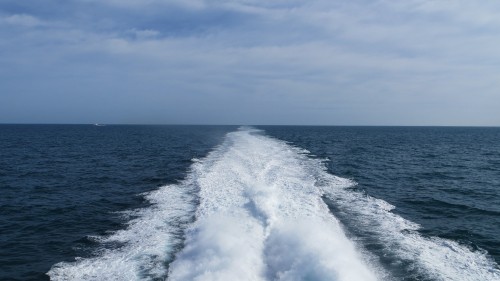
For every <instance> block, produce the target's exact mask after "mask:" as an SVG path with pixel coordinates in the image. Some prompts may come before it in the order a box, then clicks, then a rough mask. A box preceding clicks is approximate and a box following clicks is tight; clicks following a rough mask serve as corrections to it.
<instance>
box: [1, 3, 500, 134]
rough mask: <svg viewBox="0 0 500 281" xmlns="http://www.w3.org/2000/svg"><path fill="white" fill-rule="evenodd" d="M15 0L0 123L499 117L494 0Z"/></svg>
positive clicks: (410, 121) (8, 25) (483, 120)
mask: <svg viewBox="0 0 500 281" xmlns="http://www.w3.org/2000/svg"><path fill="white" fill-rule="evenodd" d="M18 2H19V1H10V0H6V1H4V3H3V4H0V35H1V36H2V38H4V39H5V40H2V42H0V65H1V67H0V122H69V123H86V122H101V123H105V122H108V123H223V124H227V123H231V124H233V123H236V124H240V123H243V124H387V125H405V124H407V125H498V124H499V123H500V113H497V111H498V110H497V108H499V107H500V95H498V94H497V92H498V90H497V89H499V88H500V79H499V78H500V77H499V76H500V74H498V71H497V69H498V67H497V66H498V65H499V63H500V61H499V60H500V56H499V55H500V51H498V50H497V49H498V48H497V47H496V46H498V45H499V43H500V37H499V36H498V32H497V30H500V29H499V28H500V21H499V20H498V17H495V15H497V14H498V12H499V10H500V4H496V3H495V2H485V3H470V2H467V1H462V0H460V1H422V0H411V1H398V2H394V1H384V0H381V1H367V0H357V1H349V2H345V1H322V0H319V1H273V2H269V1H256V0H247V1H244V0H241V1H202V0H193V1H160V0H148V1H139V0H127V1H118V0H116V1H115V0H109V1H96V0H78V1H77V0H73V1H66V2H65V3H64V4H60V2H59V1H57V2H56V1H47V0H43V1H38V2H37V4H33V3H30V4H27V3H18ZM58 3H59V4H58Z"/></svg>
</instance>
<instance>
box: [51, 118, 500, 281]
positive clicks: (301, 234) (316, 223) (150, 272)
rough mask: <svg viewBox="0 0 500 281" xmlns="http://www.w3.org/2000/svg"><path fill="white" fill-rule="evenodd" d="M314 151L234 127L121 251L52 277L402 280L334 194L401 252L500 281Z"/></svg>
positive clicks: (139, 222)
mask: <svg viewBox="0 0 500 281" xmlns="http://www.w3.org/2000/svg"><path fill="white" fill-rule="evenodd" d="M352 184H353V182H351V181H349V180H346V179H342V178H339V177H335V176H333V175H330V174H328V173H327V172H326V170H325V168H324V164H323V163H322V162H321V161H320V160H317V159H312V158H310V157H308V156H307V151H305V150H302V149H300V148H296V147H293V146H291V145H289V144H287V143H285V142H283V141H280V140H276V139H273V138H269V137H266V136H264V135H262V134H261V133H259V131H257V130H254V129H251V128H242V129H240V130H239V131H236V132H233V133H229V134H228V135H227V137H226V140H225V141H224V143H223V144H221V145H220V146H218V147H217V148H216V149H214V150H213V151H212V152H211V153H210V154H209V155H208V156H207V157H205V158H204V159H201V160H195V161H194V163H193V165H192V167H191V171H190V172H189V175H188V177H187V179H186V180H184V181H183V182H181V183H179V184H175V185H169V186H165V187H162V188H160V189H159V190H157V191H154V192H151V193H149V194H147V195H146V197H147V199H148V200H150V201H151V202H152V203H153V204H152V206H151V207H149V208H145V209H141V210H139V211H137V212H135V213H134V216H135V217H136V218H135V219H133V220H131V221H130V222H129V224H128V227H127V228H126V229H124V230H122V231H118V232H116V233H115V234H113V235H111V236H109V237H106V238H102V242H103V243H112V242H119V243H123V246H121V247H115V248H113V249H109V250H103V251H102V252H101V253H99V254H98V255H97V256H96V257H94V258H88V259H80V260H77V261H76V262H73V263H59V264H56V265H55V266H53V268H52V269H51V270H50V271H49V273H48V275H49V276H50V277H51V279H52V280H154V279H159V280H162V279H163V278H165V277H166V278H167V280H172V281H188V280H200V281H201V280H242V281H244V280H290V281H292V280H334V281H335V280H338V281H344V280H345V281H357V280H360V281H370V280H390V279H393V278H392V277H391V276H390V273H388V272H387V271H386V270H384V269H383V268H382V266H381V265H379V264H378V262H377V259H376V258H374V257H373V256H371V255H370V254H367V253H366V251H364V250H363V249H361V248H360V247H359V245H356V244H355V243H354V242H352V241H351V240H350V239H348V238H347V236H346V234H345V232H344V230H343V228H342V226H341V225H340V223H339V221H338V220H337V219H336V218H335V216H334V214H332V213H331V212H330V210H329V209H328V206H327V205H326V204H325V202H324V200H323V198H322V197H323V196H327V197H331V198H333V199H335V200H336V202H337V204H339V206H340V207H342V208H350V209H351V210H352V213H353V214H355V215H356V217H353V220H356V221H357V222H359V223H358V224H359V225H360V226H361V227H370V228H372V229H373V235H376V236H379V237H380V239H378V241H380V243H382V244H383V245H385V246H386V248H387V249H388V250H391V251H393V254H394V255H399V256H401V258H402V259H408V260H411V261H413V262H414V263H415V266H417V267H419V268H420V270H421V271H422V272H429V277H430V278H433V279H436V280H500V274H499V271H498V269H497V268H495V264H494V263H493V262H491V261H490V260H488V259H487V258H486V256H485V255H484V254H482V253H478V252H471V251H470V250H468V249H467V248H464V247H462V246H460V245H458V244H456V243H454V242H452V241H448V240H444V239H438V238H424V237H421V236H420V235H418V234H417V232H407V231H406V230H408V229H409V230H415V229H416V228H418V225H416V224H413V223H411V222H409V221H407V220H404V219H403V218H401V217H399V216H397V215H395V214H393V213H392V212H390V209H391V208H392V207H391V206H390V205H389V204H388V203H386V202H385V201H382V200H378V199H375V198H371V197H367V196H362V195H360V194H358V193H355V192H353V191H349V190H348V189H346V187H349V186H352Z"/></svg>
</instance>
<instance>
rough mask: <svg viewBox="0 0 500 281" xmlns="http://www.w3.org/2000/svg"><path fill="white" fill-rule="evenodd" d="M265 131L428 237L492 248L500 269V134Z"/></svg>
mask: <svg viewBox="0 0 500 281" xmlns="http://www.w3.org/2000/svg"><path fill="white" fill-rule="evenodd" d="M262 128H263V129H264V130H265V131H266V133H267V134H269V135H272V136H275V137H277V138H279V139H282V140H287V141H290V142H292V143H293V144H295V145H297V146H299V147H303V148H306V149H308V150H309V151H311V153H312V154H314V155H316V156H317V157H320V158H326V157H327V158H328V159H330V160H331V161H330V162H328V163H327V167H328V170H329V171H330V172H331V173H332V174H334V175H338V176H341V177H346V178H350V179H354V180H355V181H356V182H357V183H358V186H357V188H358V189H361V190H364V191H366V193H367V194H369V195H371V196H373V197H376V198H381V199H383V200H385V201H387V202H389V203H391V204H392V205H394V206H396V207H397V208H396V209H395V210H394V212H396V213H398V214H400V215H401V216H402V217H404V218H407V219H409V220H411V221H413V222H416V223H419V224H420V225H422V226H423V229H422V230H421V232H422V233H424V234H426V235H429V236H438V237H443V238H450V239H452V240H456V241H460V242H461V243H464V244H468V245H470V246H471V247H472V248H477V247H480V248H482V249H486V250H487V251H488V252H489V253H490V255H491V256H492V257H493V258H495V260H496V261H497V263H499V262H500V128H461V127H274V126H271V127H262ZM343 223H344V224H345V225H347V226H349V225H350V222H349V217H348V216H346V217H344V218H343Z"/></svg>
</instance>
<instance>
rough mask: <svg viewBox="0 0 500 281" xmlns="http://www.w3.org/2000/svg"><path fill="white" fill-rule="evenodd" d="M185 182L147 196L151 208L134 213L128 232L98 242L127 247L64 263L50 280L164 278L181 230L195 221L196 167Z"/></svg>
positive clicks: (52, 271)
mask: <svg viewBox="0 0 500 281" xmlns="http://www.w3.org/2000/svg"><path fill="white" fill-rule="evenodd" d="M198 165H199V164H198V163H194V164H193V172H192V173H191V174H190V177H188V178H187V179H186V180H185V181H184V182H182V183H180V184H177V185H169V186H164V187H161V188H160V189H158V190H156V191H153V192H150V193H148V194H145V195H146V196H145V197H146V199H148V200H149V201H150V202H151V203H152V206H151V207H149V208H144V209H140V210H138V211H136V212H134V216H137V217H136V218H135V219H133V220H131V221H130V222H129V223H128V227H127V229H124V230H120V231H117V232H116V233H114V234H113V235H111V236H109V237H106V238H101V239H99V240H100V242H102V243H115V244H124V246H122V247H119V248H115V249H113V250H110V249H107V250H102V251H101V253H100V254H99V255H98V256H96V257H94V258H88V259H80V258H77V261H76V262H73V263H67V262H61V263H58V264H56V265H54V266H53V267H52V268H51V270H50V271H49V272H48V273H47V275H49V276H50V279H51V280H96V281H97V280H102V281H109V280H117V281H118V280H151V279H155V278H164V276H165V275H166V273H167V268H166V262H167V261H168V260H171V259H172V258H173V256H172V254H173V253H174V252H175V248H176V247H180V246H181V245H180V244H182V229H183V228H184V227H185V226H186V225H187V224H188V223H189V222H190V221H191V220H192V219H193V214H194V210H195V207H196V203H195V202H194V201H196V200H197V198H196V192H197V190H196V189H197V187H196V185H194V178H195V177H196V173H195V170H196V166H198Z"/></svg>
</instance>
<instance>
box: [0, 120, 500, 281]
mask: <svg viewBox="0 0 500 281" xmlns="http://www.w3.org/2000/svg"><path fill="white" fill-rule="evenodd" d="M259 128H261V129H263V130H265V134H267V135H269V136H272V137H275V138H277V139H280V140H285V141H288V142H290V143H291V144H292V145H294V146H298V147H301V148H305V149H307V150H309V151H310V152H311V154H312V156H311V157H318V158H328V159H329V160H330V161H329V162H327V163H326V165H327V169H328V171H329V172H330V173H331V174H334V175H337V176H341V177H344V178H349V179H353V180H354V181H356V182H357V183H358V184H357V185H356V186H355V187H353V189H354V190H355V191H356V192H362V193H366V194H367V195H369V196H371V197H375V198H379V199H382V200H385V201H387V202H389V203H390V204H392V205H394V206H395V207H396V208H395V209H394V210H393V212H394V213H396V214H398V215H400V216H401V217H403V218H405V219H407V220H410V221H412V222H415V223H418V224H420V225H421V227H422V228H421V229H420V230H419V233H420V234H421V235H423V236H424V237H441V238H446V239H450V240H452V241H456V242H458V243H460V244H462V245H465V246H466V247H468V248H470V249H471V251H483V250H484V251H487V253H488V255H489V256H490V257H491V258H492V259H494V260H495V261H496V263H499V262H500V235H499V233H500V129H499V128H447V127H293V126H259ZM234 130H236V127H219V126H214V127H211V126H104V127H97V126H91V125H74V126H71V125H0V234H1V236H0V280H45V279H48V277H47V276H46V275H45V273H46V272H47V271H49V269H50V268H51V267H52V265H54V264H56V263H58V262H61V261H72V260H73V259H74V258H75V257H88V256H91V255H92V254H93V252H94V251H95V250H96V249H97V248H98V246H99V245H97V243H96V242H95V241H93V240H92V239H89V237H90V236H92V235H106V234H107V233H111V232H112V231H115V230H118V229H123V228H124V223H126V221H124V219H123V217H121V216H120V215H119V213H117V212H120V211H126V210H131V209H135V208H139V207H145V206H147V204H148V203H147V202H146V201H145V200H144V198H143V196H141V194H142V193H143V192H147V191H151V190H155V189H157V188H158V187H159V186H163V185H165V184H169V183H173V182H176V181H178V180H181V179H183V178H184V177H185V176H186V173H187V172H188V169H189V167H190V166H191V164H192V161H191V159H192V158H201V157H204V156H205V155H207V153H208V152H209V151H211V150H212V149H213V148H214V147H215V146H216V145H218V144H220V143H222V141H223V139H224V136H225V134H226V133H227V132H230V131H234ZM325 200H326V201H327V202H328V204H329V207H330V209H331V211H332V213H334V214H335V215H336V217H337V218H338V219H339V220H340V221H341V222H342V224H343V225H344V226H345V228H346V231H347V232H348V235H350V237H351V238H352V239H358V240H360V241H371V240H370V239H369V236H370V231H368V230H367V229H366V228H363V227H359V223H360V222H358V221H356V219H355V215H356V214H355V213H352V212H350V211H349V209H346V208H342V207H341V206H340V205H338V204H337V202H336V201H335V198H326V199H325ZM363 239H364V240H363ZM361 244H363V243H361ZM363 246H364V247H365V248H366V249H368V251H371V252H372V253H373V254H374V255H376V256H378V257H379V259H380V261H381V263H382V264H384V265H385V266H386V267H387V268H388V269H389V270H390V271H392V272H393V275H394V276H396V277H398V278H399V279H401V280H424V279H423V278H421V277H419V276H420V275H418V273H415V275H412V274H413V273H412V269H410V268H407V267H405V265H400V264H396V263H394V262H393V260H392V257H391V256H390V255H389V254H387V249H383V248H382V247H381V246H380V243H378V242H377V241H371V242H369V243H365V244H364V245H363ZM425 280H427V279H425Z"/></svg>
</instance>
